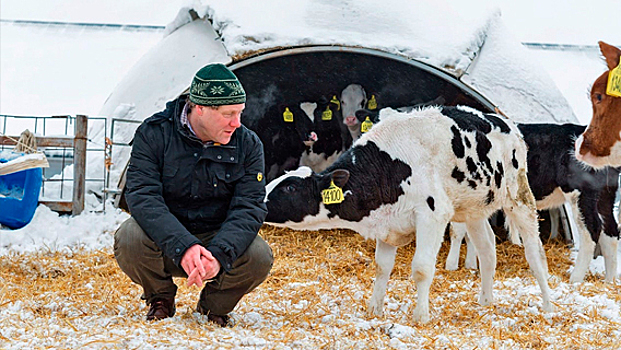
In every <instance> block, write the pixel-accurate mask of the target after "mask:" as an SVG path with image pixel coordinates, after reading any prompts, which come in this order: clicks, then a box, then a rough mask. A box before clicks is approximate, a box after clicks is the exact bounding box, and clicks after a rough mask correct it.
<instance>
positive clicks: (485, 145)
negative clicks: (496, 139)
mask: <svg viewBox="0 0 621 350" xmlns="http://www.w3.org/2000/svg"><path fill="white" fill-rule="evenodd" d="M475 139H476V143H477V156H479V161H480V162H481V163H483V164H485V166H487V169H489V170H490V171H492V170H493V169H492V163H491V161H490V159H489V157H488V156H487V155H488V154H489V151H490V150H491V149H492V142H491V141H490V140H489V139H488V138H487V136H485V135H484V134H482V133H480V132H477V133H476V136H475Z"/></svg>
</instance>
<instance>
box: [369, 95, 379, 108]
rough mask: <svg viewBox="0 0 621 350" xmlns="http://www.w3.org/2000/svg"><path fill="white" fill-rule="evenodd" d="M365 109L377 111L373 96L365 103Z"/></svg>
mask: <svg viewBox="0 0 621 350" xmlns="http://www.w3.org/2000/svg"><path fill="white" fill-rule="evenodd" d="M367 109H369V110H374V109H377V100H376V99H375V95H371V99H370V100H369V102H368V103H367Z"/></svg>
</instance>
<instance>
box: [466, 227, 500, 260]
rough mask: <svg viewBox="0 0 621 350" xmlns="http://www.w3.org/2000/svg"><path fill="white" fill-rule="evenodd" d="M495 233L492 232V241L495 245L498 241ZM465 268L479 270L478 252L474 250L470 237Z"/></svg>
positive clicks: (467, 244) (467, 238) (467, 239)
mask: <svg viewBox="0 0 621 350" xmlns="http://www.w3.org/2000/svg"><path fill="white" fill-rule="evenodd" d="M493 234H494V232H493V231H492V239H493V241H494V243H495V242H496V239H495V238H494V236H493ZM465 266H466V268H467V269H471V270H475V269H476V268H477V250H476V249H475V248H474V245H473V244H472V243H471V242H470V237H468V235H466V263H465Z"/></svg>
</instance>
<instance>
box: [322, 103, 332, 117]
mask: <svg viewBox="0 0 621 350" xmlns="http://www.w3.org/2000/svg"><path fill="white" fill-rule="evenodd" d="M321 120H332V110H331V109H330V106H327V107H326V110H325V111H323V112H322V113H321Z"/></svg>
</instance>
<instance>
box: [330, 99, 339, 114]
mask: <svg viewBox="0 0 621 350" xmlns="http://www.w3.org/2000/svg"><path fill="white" fill-rule="evenodd" d="M330 103H334V104H335V105H336V110H337V111H340V110H341V101H339V99H338V98H336V95H333V96H332V99H331V100H330Z"/></svg>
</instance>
